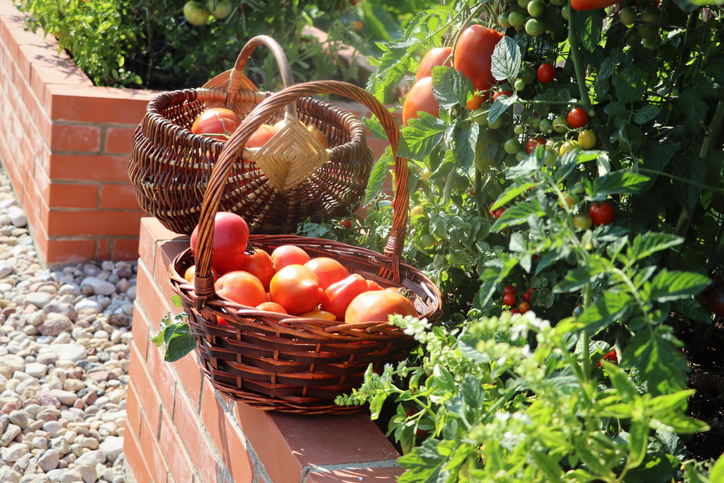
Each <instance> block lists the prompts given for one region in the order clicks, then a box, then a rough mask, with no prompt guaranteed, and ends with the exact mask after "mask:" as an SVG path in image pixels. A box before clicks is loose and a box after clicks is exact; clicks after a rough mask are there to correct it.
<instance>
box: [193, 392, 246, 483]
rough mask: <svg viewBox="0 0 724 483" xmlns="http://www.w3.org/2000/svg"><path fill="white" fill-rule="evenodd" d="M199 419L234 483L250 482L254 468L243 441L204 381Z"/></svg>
mask: <svg viewBox="0 0 724 483" xmlns="http://www.w3.org/2000/svg"><path fill="white" fill-rule="evenodd" d="M201 419H202V420H203V422H204V425H205V426H206V429H208V431H209V434H210V435H211V440H212V441H213V442H214V444H215V445H216V449H217V450H218V451H219V453H221V458H222V460H223V461H224V464H225V465H226V467H227V468H228V469H229V471H230V473H231V476H232V477H233V478H234V481H251V480H252V478H253V477H254V468H253V463H252V461H251V458H250V457H249V454H248V452H247V451H246V445H245V443H244V439H243V437H242V435H241V433H240V432H239V431H238V430H237V429H236V428H234V427H233V426H232V424H231V422H230V421H229V416H228V415H227V414H226V412H225V411H224V408H223V407H222V406H221V403H220V402H219V401H218V399H217V398H216V397H215V391H214V388H213V387H212V386H211V383H210V382H209V381H208V380H206V379H204V392H203V397H202V401H201Z"/></svg>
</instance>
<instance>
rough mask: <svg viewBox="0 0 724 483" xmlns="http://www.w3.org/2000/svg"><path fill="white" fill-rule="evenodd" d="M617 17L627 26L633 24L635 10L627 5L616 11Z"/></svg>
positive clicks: (634, 21)
mask: <svg viewBox="0 0 724 483" xmlns="http://www.w3.org/2000/svg"><path fill="white" fill-rule="evenodd" d="M618 19H619V20H620V21H621V23H622V24H624V25H625V26H627V27H631V26H633V24H635V23H636V10H635V9H634V8H633V7H631V6H629V7H626V8H624V9H622V10H621V11H620V12H618Z"/></svg>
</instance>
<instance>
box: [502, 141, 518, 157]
mask: <svg viewBox="0 0 724 483" xmlns="http://www.w3.org/2000/svg"><path fill="white" fill-rule="evenodd" d="M503 149H505V152H506V153H508V154H515V153H517V152H518V151H520V143H519V142H518V140H517V139H515V138H511V139H508V140H507V141H505V144H504V145H503Z"/></svg>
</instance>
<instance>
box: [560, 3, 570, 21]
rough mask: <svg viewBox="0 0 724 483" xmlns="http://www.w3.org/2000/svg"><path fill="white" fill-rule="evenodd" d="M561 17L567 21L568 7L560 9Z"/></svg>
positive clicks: (564, 6)
mask: <svg viewBox="0 0 724 483" xmlns="http://www.w3.org/2000/svg"><path fill="white" fill-rule="evenodd" d="M561 17H563V19H564V20H568V5H563V6H562V7H561Z"/></svg>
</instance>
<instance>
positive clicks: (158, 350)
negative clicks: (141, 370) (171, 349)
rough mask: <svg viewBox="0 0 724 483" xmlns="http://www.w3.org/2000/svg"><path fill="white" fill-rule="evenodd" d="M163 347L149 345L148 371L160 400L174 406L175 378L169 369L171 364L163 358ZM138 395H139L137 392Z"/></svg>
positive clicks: (169, 406) (170, 406) (168, 406)
mask: <svg viewBox="0 0 724 483" xmlns="http://www.w3.org/2000/svg"><path fill="white" fill-rule="evenodd" d="M163 354H164V349H163V348H162V347H155V346H151V347H149V348H148V359H147V361H146V362H147V364H148V372H149V373H150V374H151V379H152V380H153V382H154V384H155V385H156V389H158V392H159V394H160V395H161V401H163V403H164V404H165V405H166V407H167V408H172V407H173V406H174V398H175V397H176V378H175V377H174V375H173V372H172V371H171V364H169V363H168V362H166V361H164V360H163ZM139 396H141V395H140V394H139Z"/></svg>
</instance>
